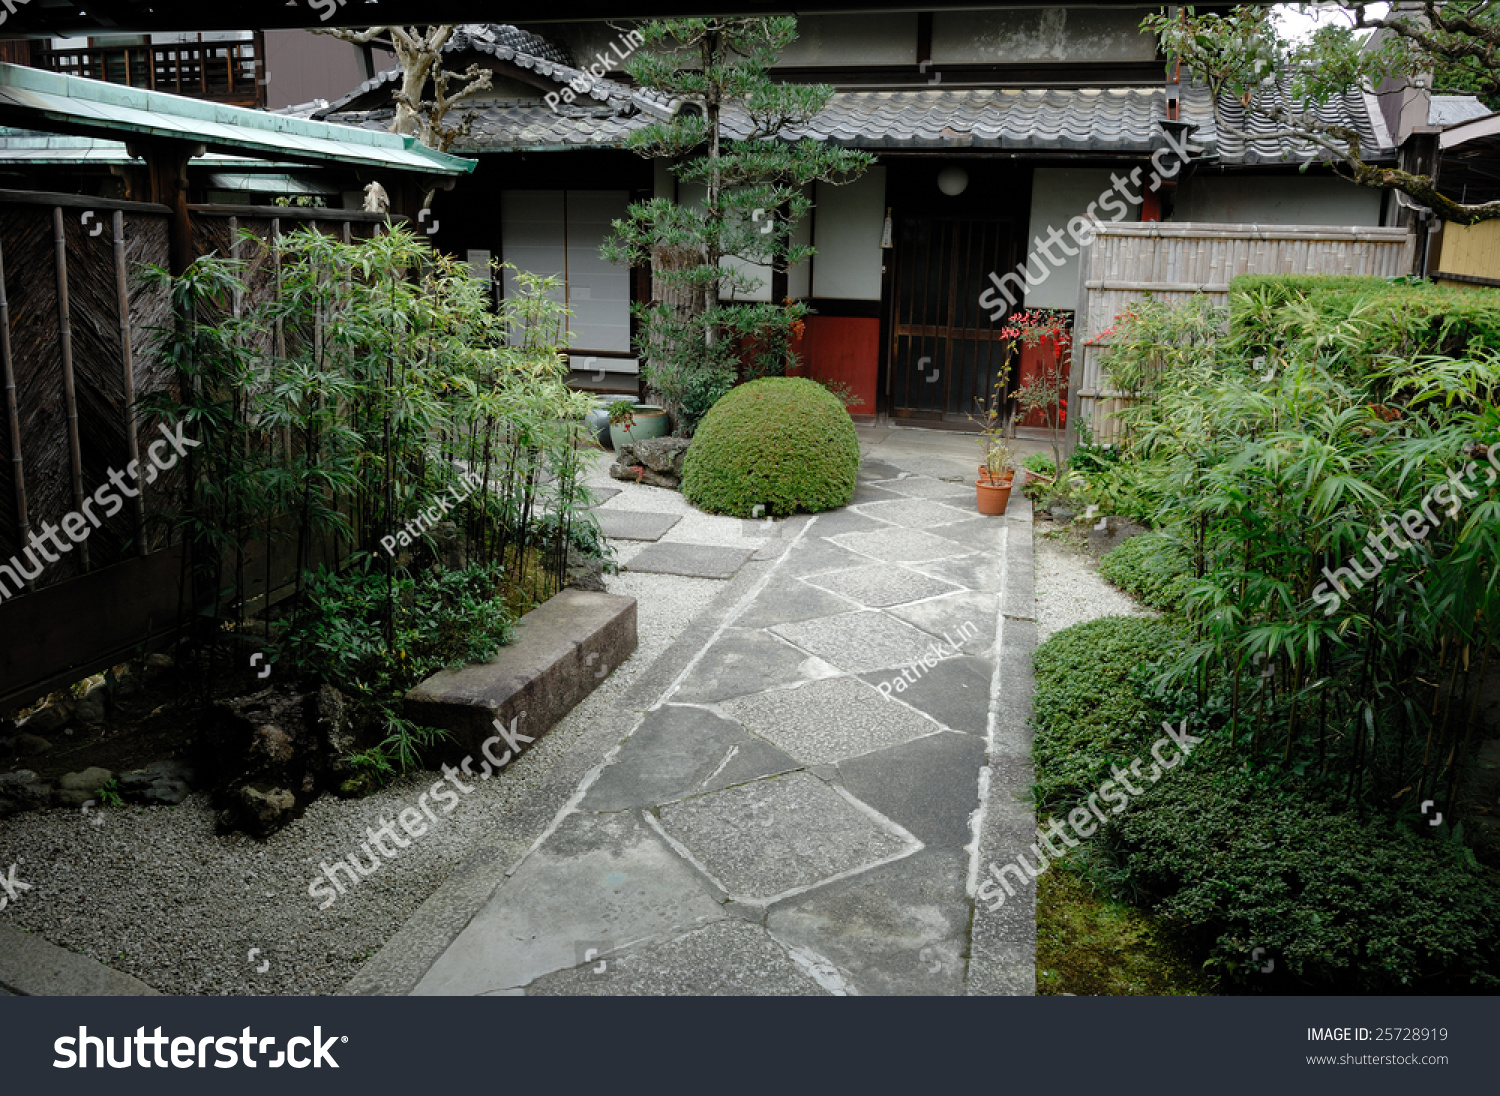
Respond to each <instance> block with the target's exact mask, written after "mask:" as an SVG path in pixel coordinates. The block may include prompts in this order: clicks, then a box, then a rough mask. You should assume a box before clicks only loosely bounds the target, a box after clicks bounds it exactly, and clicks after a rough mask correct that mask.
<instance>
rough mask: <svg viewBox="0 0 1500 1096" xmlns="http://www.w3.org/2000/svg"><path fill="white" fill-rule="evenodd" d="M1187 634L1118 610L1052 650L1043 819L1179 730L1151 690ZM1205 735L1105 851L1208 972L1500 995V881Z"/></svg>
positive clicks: (1324, 985) (1346, 989) (1043, 689)
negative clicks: (1112, 768) (1167, 731)
mask: <svg viewBox="0 0 1500 1096" xmlns="http://www.w3.org/2000/svg"><path fill="white" fill-rule="evenodd" d="M1138 539H1139V538H1138ZM1117 551H1118V549H1117ZM1186 636H1187V625H1185V624H1184V623H1183V622H1181V621H1180V620H1177V619H1175V618H1164V619H1143V618H1138V617H1104V618H1101V619H1098V620H1092V621H1088V622H1086V623H1083V624H1078V625H1074V626H1073V627H1071V628H1068V629H1066V630H1064V631H1061V632H1059V633H1057V634H1056V635H1054V636H1052V637H1051V638H1050V639H1048V640H1047V642H1045V643H1043V644H1042V645H1041V646H1040V647H1039V648H1038V649H1037V652H1036V656H1035V667H1036V692H1035V699H1034V717H1033V722H1034V724H1035V727H1036V737H1035V741H1034V743H1033V746H1032V757H1033V760H1034V762H1035V766H1036V788H1037V798H1038V802H1039V804H1040V807H1039V814H1043V815H1044V814H1047V813H1050V814H1052V815H1053V816H1054V817H1058V816H1061V815H1062V814H1064V813H1066V811H1067V810H1068V809H1069V808H1070V807H1073V806H1075V805H1077V804H1078V803H1081V802H1082V801H1083V800H1084V799H1085V798H1086V797H1087V796H1088V793H1089V792H1092V791H1096V790H1097V789H1098V787H1099V785H1100V784H1102V783H1103V782H1104V781H1105V780H1106V779H1109V778H1110V773H1109V771H1108V769H1109V765H1110V764H1111V763H1115V762H1117V763H1120V764H1122V765H1124V766H1128V763H1129V761H1130V760H1131V759H1133V758H1136V757H1142V758H1144V757H1146V756H1147V751H1148V750H1149V749H1150V746H1151V743H1152V742H1154V741H1155V740H1156V739H1157V738H1159V737H1160V736H1161V734H1162V731H1161V729H1160V724H1161V720H1163V719H1165V718H1170V719H1172V720H1173V722H1174V723H1175V722H1176V720H1177V719H1178V718H1180V716H1181V715H1182V714H1183V713H1182V712H1181V711H1180V710H1178V709H1176V708H1173V709H1172V710H1171V711H1168V710H1167V709H1166V708H1164V707H1163V703H1164V702H1163V701H1161V700H1158V699H1156V698H1153V697H1151V696H1148V695H1147V692H1148V689H1147V685H1148V682H1149V680H1150V679H1151V677H1152V676H1154V667H1155V666H1156V665H1158V664H1159V663H1160V660H1162V659H1163V658H1165V657H1170V656H1171V655H1172V653H1173V651H1174V650H1175V649H1176V648H1177V647H1178V644H1179V643H1180V641H1182V640H1184V639H1185V638H1186ZM1188 731H1189V733H1192V734H1196V735H1197V736H1199V737H1201V738H1203V739H1204V742H1203V744H1202V745H1200V746H1198V747H1197V749H1196V750H1195V751H1194V753H1193V755H1192V757H1191V758H1190V759H1188V760H1187V761H1186V762H1184V763H1182V764H1180V765H1178V767H1177V768H1175V769H1173V770H1172V771H1171V772H1170V773H1167V774H1163V775H1162V778H1161V779H1160V781H1159V782H1158V783H1156V784H1153V785H1148V786H1147V787H1146V789H1145V791H1144V794H1142V795H1139V796H1136V797H1134V798H1132V799H1131V801H1130V805H1129V807H1128V808H1127V809H1126V810H1125V811H1124V812H1123V813H1122V814H1120V815H1119V816H1118V817H1112V818H1111V821H1110V823H1109V824H1108V825H1107V826H1105V827H1104V828H1103V829H1102V830H1101V831H1100V834H1099V836H1097V837H1096V838H1094V840H1096V841H1098V842H1100V843H1101V844H1100V846H1099V851H1102V852H1105V853H1107V856H1106V857H1105V861H1106V862H1107V863H1109V864H1111V865H1112V870H1111V871H1110V872H1109V873H1108V874H1109V876H1110V878H1111V879H1112V880H1113V886H1114V887H1115V888H1116V889H1118V890H1119V891H1120V893H1122V894H1126V895H1129V896H1131V897H1132V900H1134V901H1136V902H1138V903H1140V904H1143V905H1145V906H1147V907H1148V908H1150V909H1151V910H1152V912H1153V913H1154V914H1155V915H1157V916H1158V917H1161V918H1165V919H1166V920H1167V922H1168V923H1170V924H1173V925H1175V926H1176V927H1177V933H1178V935H1179V937H1180V938H1181V939H1182V940H1183V941H1184V942H1185V943H1187V944H1190V945H1191V946H1192V947H1193V948H1194V949H1195V950H1196V951H1197V952H1198V953H1199V954H1200V955H1202V956H1204V957H1205V958H1207V960H1208V963H1207V964H1206V966H1209V967H1211V968H1213V970H1214V972H1215V973H1216V974H1218V975H1222V976H1223V977H1225V978H1226V979H1228V980H1229V981H1230V982H1232V983H1234V984H1236V985H1238V986H1239V987H1240V988H1241V989H1242V990H1244V991H1248V992H1266V993H1299V992H1301V993H1305V992H1309V991H1311V992H1324V993H1456V992H1475V991H1478V992H1486V993H1492V992H1495V991H1496V989H1497V988H1500V875H1497V873H1495V872H1494V871H1492V870H1490V869H1488V868H1485V867H1482V866H1480V865H1479V864H1478V863H1477V861H1476V860H1475V859H1474V856H1473V853H1472V851H1470V850H1469V849H1467V848H1466V847H1464V846H1463V845H1461V844H1459V843H1458V842H1456V841H1454V840H1452V839H1450V838H1447V837H1444V836H1441V835H1439V834H1436V833H1434V832H1432V831H1431V830H1430V829H1428V828H1426V827H1411V828H1409V827H1408V824H1407V823H1404V822H1401V821H1394V820H1392V819H1391V818H1390V817H1387V816H1386V815H1383V814H1381V813H1379V812H1371V811H1369V809H1368V808H1366V816H1365V817H1360V816H1359V815H1358V814H1356V813H1355V812H1352V811H1349V810H1345V809H1343V804H1342V799H1341V798H1340V799H1339V800H1338V801H1336V802H1328V801H1325V800H1324V799H1323V798H1321V797H1320V795H1319V793H1318V791H1317V790H1316V789H1315V788H1314V786H1313V779H1314V778H1313V777H1308V778H1306V779H1304V778H1301V777H1297V776H1294V775H1289V774H1287V773H1285V772H1283V771H1282V770H1281V769H1280V768H1279V767H1268V768H1262V769H1254V768H1248V767H1246V766H1245V764H1244V759H1243V757H1241V756H1239V755H1237V754H1234V753H1232V752H1231V751H1230V750H1229V749H1228V748H1227V746H1228V744H1227V741H1226V738H1225V735H1226V732H1225V731H1224V730H1223V728H1222V720H1221V719H1215V718H1214V717H1213V715H1212V714H1211V713H1210V712H1208V711H1207V710H1205V711H1200V712H1195V713H1193V714H1190V715H1189V716H1188ZM1338 790H1341V785H1340V789H1338ZM1257 947H1260V948H1264V949H1266V951H1265V952H1264V953H1262V954H1260V955H1259V956H1258V957H1257V956H1256V954H1255V950H1254V949H1255V948H1257ZM1268 958H1269V959H1271V960H1273V961H1274V963H1275V967H1274V969H1273V970H1272V971H1270V972H1269V973H1263V971H1262V968H1263V967H1264V966H1265V964H1266V960H1267V959H1268Z"/></svg>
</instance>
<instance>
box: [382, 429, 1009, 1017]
mask: <svg viewBox="0 0 1500 1096" xmlns="http://www.w3.org/2000/svg"><path fill="white" fill-rule="evenodd" d="M903 433H915V432H903ZM862 442H864V443H865V448H866V460H865V463H864V465H863V467H862V469H861V475H860V484H859V490H858V493H857V494H856V498H855V501H854V503H853V504H851V506H849V507H847V508H845V509H843V510H840V511H836V512H833V513H829V514H822V515H815V516H811V517H800V518H795V519H790V520H788V521H784V522H776V523H774V524H768V523H766V522H764V521H751V522H745V521H735V520H732V519H727V518H713V517H711V516H708V515H703V514H700V513H698V512H697V511H694V510H692V508H691V507H689V506H688V505H687V504H686V503H685V502H684V501H683V500H682V498H681V496H679V495H677V494H675V493H673V492H669V491H662V490H652V489H648V488H640V487H637V486H635V485H626V486H625V487H624V489H623V490H622V491H621V492H620V493H619V494H617V495H614V496H613V497H610V498H608V499H606V500H603V501H601V503H600V505H599V506H598V508H597V509H596V513H598V514H599V515H600V516H601V523H602V527H603V529H604V531H605V533H606V535H607V536H610V537H611V538H614V539H613V540H612V543H613V544H614V545H615V546H616V548H617V549H618V551H619V555H618V558H619V561H620V562H621V565H622V566H623V567H624V568H625V569H627V570H642V571H654V572H656V573H665V574H676V575H692V576H696V577H709V578H716V579H719V580H721V581H722V582H723V583H724V587H723V589H724V593H723V595H721V597H720V598H719V600H717V601H715V602H714V605H713V611H714V612H715V613H716V614H717V618H716V619H711V620H705V623H704V625H703V626H702V628H700V630H699V632H698V633H697V635H696V636H695V637H685V640H690V641H685V642H684V643H679V645H678V647H674V648H673V649H672V650H670V651H668V652H667V654H666V655H664V656H662V659H663V660H670V659H675V661H671V662H670V663H669V664H668V665H665V666H662V667H661V672H660V673H657V674H656V676H655V678H654V679H652V683H651V685H650V691H649V692H647V693H644V694H641V695H639V696H637V697H636V698H635V699H633V700H632V701H631V705H630V706H631V707H632V708H634V712H633V713H630V718H629V721H628V723H626V724H622V726H628V731H627V732H626V733H625V734H624V737H623V739H621V740H618V741H617V743H616V744H615V745H614V748H613V749H612V750H610V752H609V753H608V754H607V756H605V757H604V759H603V761H602V763H601V764H599V765H597V766H596V767H595V768H594V769H592V770H591V771H590V772H588V773H587V775H586V776H584V777H583V779H582V781H581V782H580V783H578V784H577V786H576V788H575V790H574V792H573V794H572V796H571V797H570V798H569V799H568V800H567V802H566V804H565V805H564V806H563V807H562V809H561V810H560V811H559V812H558V813H557V815H556V817H554V818H553V820H552V822H551V824H550V825H549V826H547V827H546V829H545V830H544V831H543V832H542V833H541V836H540V837H539V838H538V839H537V841H536V842H535V844H534V845H533V846H532V848H531V850H530V851H529V852H528V853H527V854H526V855H525V856H524V857H522V859H521V860H520V861H519V862H518V863H516V864H514V865H513V866H511V867H510V868H509V869H508V870H506V871H504V873H503V874H499V873H498V872H497V869H495V868H493V867H490V866H487V865H485V864H483V863H476V864H475V865H474V867H473V871H472V872H471V874H470V876H469V877H468V881H467V882H466V883H464V885H465V886H468V887H469V892H470V895H471V897H470V898H469V899H467V900H469V901H471V902H472V909H471V910H470V911H469V912H468V913H465V914H464V915H463V916H462V918H461V919H459V920H458V921H457V922H455V918H456V917H457V916H458V915H457V914H456V913H455V909H457V908H458V907H457V905H456V904H455V903H454V902H450V903H449V904H448V905H447V906H444V907H443V908H442V911H441V912H442V917H443V918H445V920H443V924H444V926H446V927H445V928H444V929H443V932H444V936H443V940H444V941H445V944H444V946H442V947H441V948H440V949H437V950H436V951H435V953H436V954H437V956H438V957H437V959H436V961H435V962H432V963H431V965H430V966H429V967H428V968H427V969H426V972H425V974H421V975H420V976H419V977H417V978H415V980H414V984H413V985H411V986H409V987H408V988H409V991H410V992H414V993H418V994H453V993H460V994H515V993H527V994H577V995H596V994H826V993H833V994H885V993H891V994H963V993H1009V994H1029V993H1032V992H1034V990H1035V982H1034V940H1035V927H1034V915H1033V912H1032V911H1033V904H1032V896H1031V894H1030V893H1018V894H1017V895H1016V896H1015V897H1013V898H1011V899H1010V900H1008V901H1007V902H1006V904H1005V906H1004V907H1003V908H1002V909H1001V910H1000V911H999V913H991V912H989V911H988V910H987V909H985V908H983V907H982V906H981V907H979V908H976V906H975V899H974V892H975V890H976V888H977V885H978V883H979V882H980V881H981V879H982V877H983V876H985V875H986V872H987V865H988V864H989V863H990V862H991V861H994V862H996V863H1005V862H1006V861H1008V860H1010V859H1011V858H1012V857H1013V856H1014V855H1015V853H1016V852H1019V851H1023V850H1024V849H1025V846H1026V845H1029V844H1030V843H1031V841H1032V840H1033V836H1032V829H1033V826H1034V820H1033V817H1032V812H1031V807H1030V805H1029V802H1028V800H1027V789H1028V785H1029V784H1030V781H1031V767H1030V760H1029V737H1028V736H1029V732H1028V731H1027V729H1026V719H1027V716H1028V715H1029V710H1030V688H1031V684H1030V655H1031V644H1032V635H1033V632H1034V622H1033V620H1032V617H1033V615H1034V612H1033V609H1032V605H1033V598H1032V592H1031V572H1030V568H1031V516H1030V508H1029V506H1028V504H1027V503H1026V501H1025V500H1024V499H1023V498H1022V497H1021V496H1020V494H1019V492H1018V493H1017V494H1016V495H1015V496H1013V497H1012V500H1011V510H1010V512H1009V514H1008V515H1007V516H1005V517H1000V518H983V519H981V518H977V517H976V516H975V512H974V506H973V503H974V500H973V487H972V479H973V467H974V464H975V461H974V460H973V459H972V453H971V451H968V450H963V449H959V448H957V447H955V446H953V445H951V444H949V445H947V446H946V447H945V446H943V445H939V444H935V443H933V442H932V441H931V440H930V438H929V437H918V438H917V439H911V438H904V437H894V436H892V437H887V435H885V434H882V433H880V432H874V433H871V432H868V431H865V432H863V436H862ZM943 477H946V478H943ZM626 538H630V539H626ZM642 540H645V541H649V543H644V544H643V543H641V541H642ZM642 688H645V686H642ZM628 695H629V694H628ZM636 704H638V705H639V707H638V708H636V707H635V705H636ZM485 872H489V873H490V874H491V875H492V876H495V877H496V884H495V885H494V886H493V887H492V888H490V889H488V890H486V891H485V892H484V893H483V894H479V895H478V897H473V892H475V891H476V888H478V889H483V888H481V887H480V885H479V883H478V882H477V880H479V879H481V878H487V877H486V876H484V873H485ZM455 886H457V884H455ZM485 886H486V887H488V886H489V885H488V884H485ZM458 889H462V888H461V887H459V888H458ZM439 897H441V896H439ZM455 901H456V900H455ZM438 904H439V905H441V903H438Z"/></svg>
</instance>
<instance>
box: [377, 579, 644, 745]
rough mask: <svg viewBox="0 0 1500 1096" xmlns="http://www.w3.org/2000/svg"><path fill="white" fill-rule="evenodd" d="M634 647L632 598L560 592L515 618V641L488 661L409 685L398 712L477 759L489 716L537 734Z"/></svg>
mask: <svg viewBox="0 0 1500 1096" xmlns="http://www.w3.org/2000/svg"><path fill="white" fill-rule="evenodd" d="M635 647H636V611H635V599H634V598H629V597H620V596H619V595H617V594H600V593H594V592H592V591H588V590H573V589H567V590H563V591H562V592H561V593H559V594H557V595H556V596H555V597H552V598H550V599H548V600H547V601H546V602H544V603H543V604H542V605H539V606H538V607H537V608H535V609H533V610H532V611H531V612H529V613H527V614H526V615H525V616H524V617H522V618H521V619H520V621H519V622H517V624H516V638H515V642H513V643H511V644H510V645H509V646H507V647H502V648H501V649H500V651H499V653H498V654H496V655H495V657H494V658H492V659H490V661H488V662H485V663H481V664H479V665H476V666H461V667H459V668H458V669H454V670H442V671H440V672H438V673H436V674H433V675H432V676H431V677H429V678H428V679H427V680H426V681H424V682H422V683H421V684H420V685H418V686H417V687H416V688H414V689H412V690H411V691H410V692H409V693H407V694H406V703H405V705H404V714H405V716H406V718H407V719H410V720H412V721H413V722H415V723H417V724H419V725H421V726H425V727H442V728H445V729H447V730H450V731H452V732H453V734H454V749H455V750H456V751H457V752H458V754H459V755H462V754H463V753H465V752H466V753H468V754H469V755H471V756H472V757H474V758H475V759H478V758H480V757H481V756H482V755H481V752H480V750H481V746H482V745H483V744H484V743H485V742H486V741H487V740H488V739H490V738H491V737H492V736H494V734H495V722H496V721H497V720H498V721H499V722H500V723H501V724H503V725H504V726H505V727H507V728H509V726H510V724H511V721H512V720H515V721H517V722H516V733H518V734H521V735H527V736H529V737H531V738H533V739H536V738H540V737H541V736H542V735H543V734H545V733H546V732H548V731H550V730H551V729H552V728H553V727H554V726H555V725H556V724H557V721H558V720H560V719H561V718H562V717H563V716H565V715H567V714H568V712H570V711H572V710H573V707H574V705H576V704H577V703H578V702H579V701H580V700H582V699H583V698H584V697H586V696H587V695H588V694H589V693H591V692H593V691H594V689H595V688H596V687H597V686H598V685H599V682H600V681H602V680H603V679H604V678H606V677H607V676H609V672H610V671H611V670H613V669H614V668H615V667H616V666H619V665H620V664H621V663H622V662H624V661H625V660H626V659H627V658H629V657H630V656H631V654H633V653H634V652H635ZM523 745H524V744H523ZM506 752H509V750H508V749H507V750H506Z"/></svg>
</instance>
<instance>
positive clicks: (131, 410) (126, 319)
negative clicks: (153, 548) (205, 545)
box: [114, 209, 146, 556]
mask: <svg viewBox="0 0 1500 1096" xmlns="http://www.w3.org/2000/svg"><path fill="white" fill-rule="evenodd" d="M114 230H115V297H116V302H117V306H118V309H119V314H120V360H121V367H122V368H123V369H124V371H125V372H124V380H125V449H126V452H127V453H128V454H129V456H130V460H131V462H132V463H135V462H138V461H139V460H140V459H141V447H140V439H139V438H138V437H137V435H136V429H135V428H136V422H135V354H134V350H133V348H132V345H131V338H130V272H129V270H128V269H127V267H126V265H125V214H124V213H122V212H121V211H120V210H118V209H117V210H115V216H114ZM135 540H136V554H137V555H142V556H144V555H145V554H146V485H145V483H142V484H141V485H140V486H139V487H138V488H137V489H136V496H135Z"/></svg>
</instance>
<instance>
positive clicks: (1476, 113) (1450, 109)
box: [1427, 95, 1490, 126]
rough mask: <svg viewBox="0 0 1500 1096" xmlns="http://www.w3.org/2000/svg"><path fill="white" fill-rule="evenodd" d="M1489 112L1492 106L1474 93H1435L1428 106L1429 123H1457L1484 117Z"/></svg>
mask: <svg viewBox="0 0 1500 1096" xmlns="http://www.w3.org/2000/svg"><path fill="white" fill-rule="evenodd" d="M1488 113H1490V108H1489V107H1487V106H1485V105H1484V104H1483V103H1482V102H1480V101H1479V100H1478V99H1477V98H1475V97H1474V96H1472V95H1434V96H1433V97H1432V101H1431V102H1430V103H1429V104H1428V106H1427V124H1428V125H1429V126H1451V125H1457V124H1458V123H1459V122H1469V121H1472V120H1473V119H1475V118H1483V117H1484V116H1485V115H1486V114H1488Z"/></svg>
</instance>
